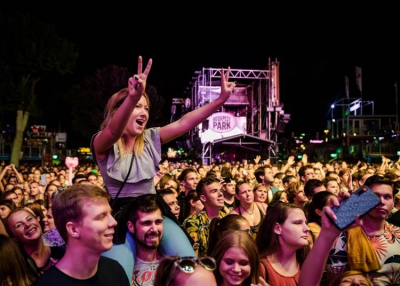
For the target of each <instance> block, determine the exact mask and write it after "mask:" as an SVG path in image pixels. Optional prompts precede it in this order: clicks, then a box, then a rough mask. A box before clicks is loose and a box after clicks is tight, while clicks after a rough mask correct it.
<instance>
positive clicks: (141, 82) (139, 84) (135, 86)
mask: <svg viewBox="0 0 400 286" xmlns="http://www.w3.org/2000/svg"><path fill="white" fill-rule="evenodd" d="M152 64H153V60H152V59H149V61H148V62H147V66H146V69H145V70H144V72H142V69H143V59H142V57H141V56H139V60H138V70H137V74H135V75H133V77H130V78H129V80H128V90H129V96H131V97H139V98H140V97H141V96H142V95H143V93H144V91H145V89H146V81H147V77H148V75H149V73H150V69H151V65H152Z"/></svg>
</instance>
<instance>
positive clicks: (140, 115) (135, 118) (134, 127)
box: [125, 96, 149, 136]
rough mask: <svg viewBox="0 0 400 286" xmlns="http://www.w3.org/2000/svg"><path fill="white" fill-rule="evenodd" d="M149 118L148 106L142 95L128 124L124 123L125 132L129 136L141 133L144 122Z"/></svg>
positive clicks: (144, 125)
mask: <svg viewBox="0 0 400 286" xmlns="http://www.w3.org/2000/svg"><path fill="white" fill-rule="evenodd" d="M148 120H149V106H148V103H147V100H146V98H145V97H144V96H142V98H141V99H140V100H139V102H138V103H137V104H136V107H135V109H134V110H133V112H132V114H131V116H130V117H129V121H128V124H127V125H126V129H125V133H128V134H129V135H131V136H137V135H140V134H142V133H143V131H144V129H145V127H146V123H147V121H148Z"/></svg>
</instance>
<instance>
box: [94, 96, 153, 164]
mask: <svg viewBox="0 0 400 286" xmlns="http://www.w3.org/2000/svg"><path fill="white" fill-rule="evenodd" d="M128 94H129V91H128V88H123V89H121V90H120V91H118V92H116V93H114V94H113V95H112V96H111V98H110V99H109V100H108V102H107V105H106V108H105V110H104V121H103V123H102V124H101V126H100V130H101V131H103V130H104V129H105V128H106V127H107V126H108V124H110V121H111V119H112V117H113V116H114V113H115V112H116V111H117V110H118V108H119V107H120V106H121V104H122V103H123V102H124V100H125V98H126V97H127V96H128ZM142 96H144V98H145V99H146V101H147V105H148V106H149V108H150V100H149V96H148V95H147V93H143V95H142ZM149 112H150V111H149ZM143 134H144V132H143V133H142V134H140V135H138V136H137V138H136V140H135V144H134V145H133V150H134V152H135V155H136V156H139V155H141V154H143V152H144V135H143ZM117 144H118V150H119V152H120V154H121V157H122V156H124V154H125V153H126V151H127V150H126V146H125V144H124V142H123V140H122V138H119V139H118V141H117Z"/></svg>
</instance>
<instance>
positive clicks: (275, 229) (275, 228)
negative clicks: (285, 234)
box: [274, 223, 282, 235]
mask: <svg viewBox="0 0 400 286" xmlns="http://www.w3.org/2000/svg"><path fill="white" fill-rule="evenodd" d="M274 232H275V233H276V234H277V235H281V233H282V228H281V225H280V224H279V223H275V225H274Z"/></svg>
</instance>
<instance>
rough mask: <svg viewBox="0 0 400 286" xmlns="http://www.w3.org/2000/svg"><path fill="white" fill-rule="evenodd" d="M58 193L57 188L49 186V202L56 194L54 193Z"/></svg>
mask: <svg viewBox="0 0 400 286" xmlns="http://www.w3.org/2000/svg"><path fill="white" fill-rule="evenodd" d="M55 191H57V186H49V187H48V188H47V197H48V198H49V200H51V196H52V195H53V194H54V192H55Z"/></svg>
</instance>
